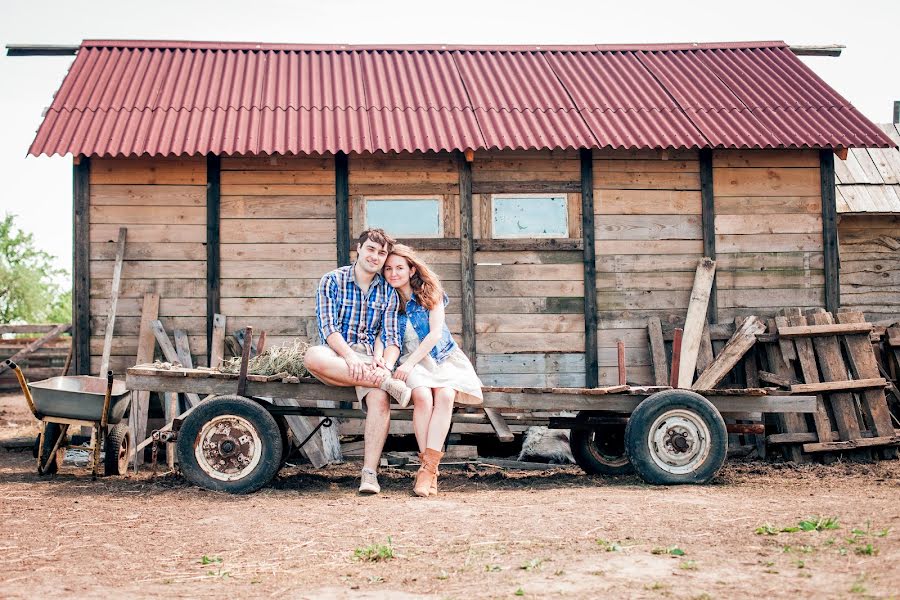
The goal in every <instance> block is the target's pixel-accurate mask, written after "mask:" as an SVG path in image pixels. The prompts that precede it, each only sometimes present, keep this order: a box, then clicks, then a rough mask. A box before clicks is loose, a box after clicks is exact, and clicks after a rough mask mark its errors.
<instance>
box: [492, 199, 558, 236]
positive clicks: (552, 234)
mask: <svg viewBox="0 0 900 600" xmlns="http://www.w3.org/2000/svg"><path fill="white" fill-rule="evenodd" d="M496 198H499V199H501V200H502V199H507V198H522V199H553V198H560V199H562V201H563V208H564V212H565V217H566V221H565V223H564V225H563V230H564V232H565V233H563V235H557V234H556V233H550V234H540V235H537V234H534V233H523V234H509V235H498V234H497V232H496V230H495V228H494V224H495V221H494V217H495V212H494V207H495V204H494V199H496ZM487 209H488V214H489V219H488V224H489V227H490V236H486V237H490V239H495V240H528V239H537V240H558V239H568V238H569V237H570V236H571V234H572V228H573V224H572V223H571V222H570V221H571V220H572V216H573V215H572V209H571V198H570V194H568V193H564V192H559V193H552V192H535V193H527V192H518V193H502V194H490V195H489V197H488V202H487Z"/></svg>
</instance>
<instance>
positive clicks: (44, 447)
mask: <svg viewBox="0 0 900 600" xmlns="http://www.w3.org/2000/svg"><path fill="white" fill-rule="evenodd" d="M62 435H65V433H64V432H63V426H62V425H60V424H59V423H50V422H45V423H44V443H43V444H40V436H38V444H39V445H40V446H41V447H40V448H39V449H38V454H39V455H40V459H41V462H40V464H39V465H38V475H54V474H56V473H57V472H58V471H59V455H60V452H58V451H57V452H54V453H53V456H52V457H51V456H50V451H51V450H53V446H54V445H56V440H58V439H59V437H60V436H62ZM64 442H65V440H63V442H61V443H60V446H64V445H65V443H64ZM48 458H50V462H49V463H47V459H48ZM43 464H47V466H46V468H44V469H41V465H43Z"/></svg>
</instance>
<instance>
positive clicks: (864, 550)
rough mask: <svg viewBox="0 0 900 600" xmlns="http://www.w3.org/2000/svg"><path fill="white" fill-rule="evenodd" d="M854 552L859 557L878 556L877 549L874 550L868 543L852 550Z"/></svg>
mask: <svg viewBox="0 0 900 600" xmlns="http://www.w3.org/2000/svg"><path fill="white" fill-rule="evenodd" d="M853 551H854V552H856V553H857V554H859V555H861V556H875V555H876V554H878V548H876V547H875V546H874V545H873V544H871V543H868V544H866V545H865V546H863V545H860V546H857V547H856V548H854V549H853Z"/></svg>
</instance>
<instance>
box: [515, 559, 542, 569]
mask: <svg viewBox="0 0 900 600" xmlns="http://www.w3.org/2000/svg"><path fill="white" fill-rule="evenodd" d="M543 563H544V559H543V558H532V559H531V560H529V561H528V562H527V563H523V564H522V566H520V567H519V568H520V569H521V570H523V571H534V570H537V569H540V568H541V565H542V564H543Z"/></svg>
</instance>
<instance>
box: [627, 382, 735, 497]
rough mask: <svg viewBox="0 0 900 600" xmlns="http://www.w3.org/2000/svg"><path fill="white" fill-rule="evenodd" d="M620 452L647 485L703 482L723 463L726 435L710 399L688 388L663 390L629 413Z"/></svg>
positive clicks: (726, 443) (726, 449) (725, 453)
mask: <svg viewBox="0 0 900 600" xmlns="http://www.w3.org/2000/svg"><path fill="white" fill-rule="evenodd" d="M625 450H626V452H627V454H628V458H629V459H630V460H631V464H632V465H633V466H634V470H635V471H637V474H638V475H640V477H641V479H643V480H644V481H646V482H647V483H652V484H659V485H677V484H684V483H706V482H708V481H709V480H710V479H712V478H713V477H714V476H715V475H716V473H718V472H719V469H720V468H721V467H722V464H723V463H724V462H725V457H726V455H727V453H728V434H727V432H726V430H725V421H724V420H722V415H720V414H719V411H718V410H716V407H715V406H713V405H712V403H710V401H709V400H707V399H706V398H704V397H703V396H701V395H700V394H696V393H694V392H691V391H689V390H665V391H662V392H657V393H656V394H653V395H652V396H650V397H649V398H647V399H645V400H644V401H643V402H641V403H640V404H639V405H638V407H637V408H636V409H635V411H634V412H633V413H632V414H631V418H630V419H629V420H628V425H627V427H626V428H625Z"/></svg>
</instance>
